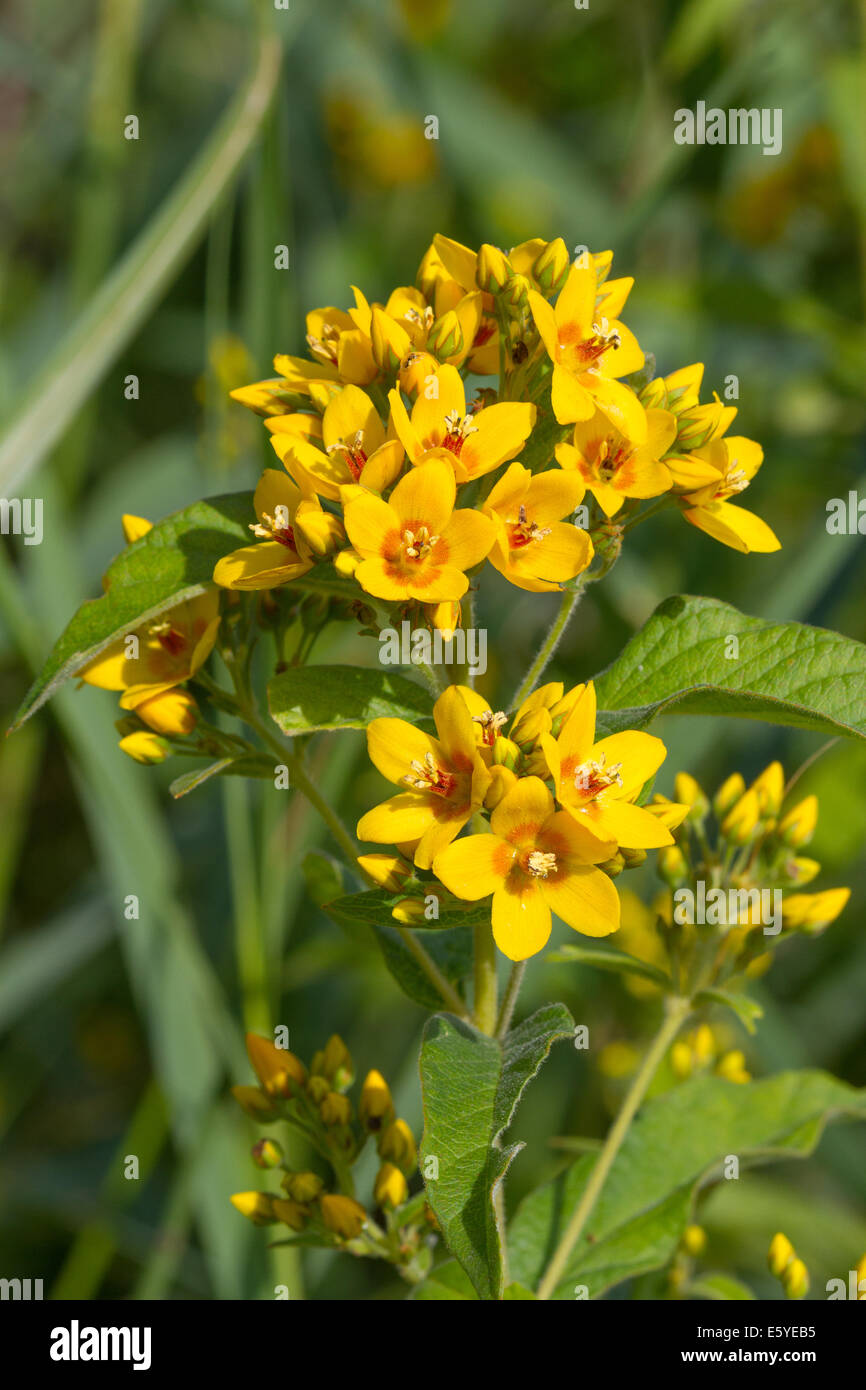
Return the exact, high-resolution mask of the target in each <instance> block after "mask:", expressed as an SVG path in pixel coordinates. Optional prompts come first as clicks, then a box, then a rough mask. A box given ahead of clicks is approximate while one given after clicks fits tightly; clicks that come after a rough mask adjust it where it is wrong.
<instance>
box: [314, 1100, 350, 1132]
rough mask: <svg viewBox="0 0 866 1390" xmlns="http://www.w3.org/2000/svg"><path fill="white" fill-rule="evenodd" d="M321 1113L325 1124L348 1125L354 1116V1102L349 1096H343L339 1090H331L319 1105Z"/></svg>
mask: <svg viewBox="0 0 866 1390" xmlns="http://www.w3.org/2000/svg"><path fill="white" fill-rule="evenodd" d="M319 1114H320V1115H321V1117H322V1120H323V1122H324V1124H326V1125H328V1126H329V1127H330V1126H331V1125H347V1124H348V1123H349V1121H350V1120H351V1118H352V1102H351V1101H350V1100H349V1097H348V1096H341V1095H339V1094H338V1092H337V1091H329V1092H328V1094H327V1095H326V1096H325V1099H324V1100H323V1101H322V1103H321V1105H320V1106H319Z"/></svg>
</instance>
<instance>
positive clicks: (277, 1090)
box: [246, 1033, 307, 1098]
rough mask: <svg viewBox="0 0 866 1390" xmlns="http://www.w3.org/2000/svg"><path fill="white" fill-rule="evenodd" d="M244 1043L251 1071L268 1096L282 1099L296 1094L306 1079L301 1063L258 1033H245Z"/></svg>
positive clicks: (304, 1069) (291, 1053)
mask: <svg viewBox="0 0 866 1390" xmlns="http://www.w3.org/2000/svg"><path fill="white" fill-rule="evenodd" d="M246 1043H247V1055H248V1056H249V1059H250V1062H251V1064H252V1068H253V1071H254V1072H255V1074H256V1076H257V1077H258V1078H259V1081H260V1082H261V1083H262V1086H263V1087H264V1089H265V1090H266V1091H267V1092H268V1094H269V1095H272V1096H282V1097H283V1098H286V1097H288V1096H291V1095H295V1094H297V1092H298V1090H299V1089H300V1087H302V1086H303V1084H304V1082H305V1080H306V1077H307V1069H306V1067H305V1066H304V1064H303V1062H301V1061H300V1060H299V1059H298V1058H297V1057H296V1056H295V1054H294V1053H293V1052H289V1051H288V1049H287V1048H284V1047H276V1046H275V1045H274V1044H273V1043H272V1042H271V1040H270V1038H262V1037H259V1035H258V1033H247V1037H246Z"/></svg>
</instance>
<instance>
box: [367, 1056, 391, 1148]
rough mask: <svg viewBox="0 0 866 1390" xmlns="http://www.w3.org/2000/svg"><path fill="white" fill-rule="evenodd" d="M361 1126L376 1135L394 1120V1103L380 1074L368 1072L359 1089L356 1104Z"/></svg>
mask: <svg viewBox="0 0 866 1390" xmlns="http://www.w3.org/2000/svg"><path fill="white" fill-rule="evenodd" d="M358 1116H359V1118H360V1121H361V1124H362V1125H363V1126H364V1128H365V1129H366V1130H367V1131H368V1132H369V1133H370V1134H376V1133H378V1131H379V1130H380V1129H382V1128H383V1126H385V1125H388V1124H390V1123H391V1121H392V1120H393V1119H394V1103H393V1101H392V1099H391V1092H390V1090H389V1088H388V1083H387V1081H386V1080H385V1078H384V1076H383V1075H382V1074H381V1072H378V1071H375V1070H374V1071H369V1072H368V1073H367V1079H366V1081H365V1082H364V1085H363V1086H362V1088H361V1099H360V1101H359V1103H358Z"/></svg>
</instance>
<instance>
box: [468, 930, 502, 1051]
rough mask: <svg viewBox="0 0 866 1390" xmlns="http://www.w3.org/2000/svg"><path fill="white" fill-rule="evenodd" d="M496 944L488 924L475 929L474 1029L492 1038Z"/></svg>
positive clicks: (495, 988) (494, 1008)
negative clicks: (478, 1029)
mask: <svg viewBox="0 0 866 1390" xmlns="http://www.w3.org/2000/svg"><path fill="white" fill-rule="evenodd" d="M496 995H497V982H496V942H495V941H494V940H493V928H492V926H491V924H490V923H489V922H480V923H479V924H478V926H477V927H476V928H475V994H474V999H473V1004H474V1018H475V1026H476V1028H480V1030H481V1032H482V1033H486V1034H487V1035H488V1037H492V1036H493V1034H494V1033H495V1032H496Z"/></svg>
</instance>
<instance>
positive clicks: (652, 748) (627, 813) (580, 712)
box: [541, 681, 673, 849]
mask: <svg viewBox="0 0 866 1390" xmlns="http://www.w3.org/2000/svg"><path fill="white" fill-rule="evenodd" d="M595 715H596V699H595V687H594V686H593V684H592V682H591V681H590V682H589V683H588V684H587V685H586V686H585V687H584V689H583V691H582V692H581V694H580V696H579V698H578V699H577V701H576V702H575V705H574V708H573V709H572V711H571V713H570V714H569V716H568V718H567V719H566V721H565V723H564V724H563V726H562V729H561V730H560V733H559V737H558V738H556V739H554V738H553V736H552V735H551V734H543V735H542V737H541V745H542V748H543V750H544V756H545V758H546V761H547V765H548V767H549V769H550V772H551V775H552V777H553V781H554V785H555V787H556V798H557V800H558V801H559V803H560V805H561V806H562V807H563V809H564V810H565V811H567V812H568V814H569V815H570V816H572V817H573V818H574V819H575V820H576V821H578V822H579V823H580V824H581V825H583V826H585V828H586V829H587V830H588V831H589V832H590V833H591V834H592V835H596V836H597V837H598V838H599V839H600V840H605V841H611V840H613V841H615V842H616V844H617V845H624V846H625V847H626V848H627V849H660V848H661V847H662V846H663V845H671V844H673V836H672V835H671V834H670V832H669V831H668V830H667V829H666V828H665V826H664V825H663V824H662V822H661V820H660V819H659V818H658V816H656V815H653V814H652V813H651V812H650V811H648V810H646V809H645V808H644V807H643V806H636V805H635V804H634V802H635V798H636V797H637V796H638V794H639V792H640V790H641V788H642V787H643V786H644V784H645V783H646V782H648V781H649V779H650V778H651V777H652V776H653V775H654V774H655V773H656V772H657V771H658V769H659V768H660V767H661V765H662V763H663V762H664V760H665V755H666V752H667V750H666V748H665V746H664V744H663V743H662V741H661V739H660V738H655V737H654V736H653V735H652V734H644V733H641V732H640V731H639V730H637V729H628V730H626V731H625V732H623V733H621V734H610V735H609V736H608V737H607V738H603V739H601V740H600V741H599V742H598V743H596V742H595Z"/></svg>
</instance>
